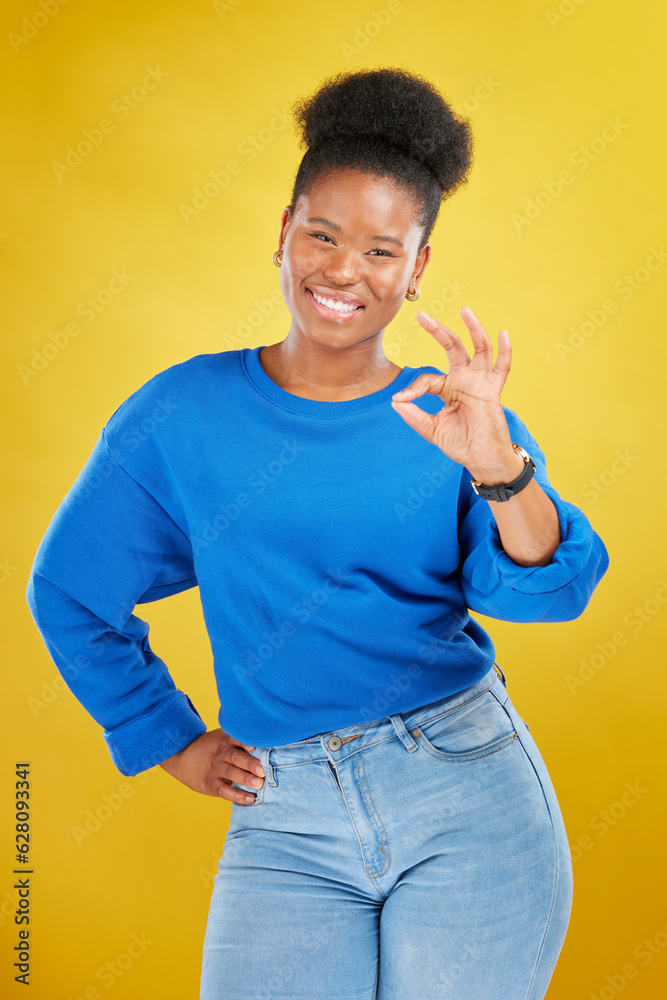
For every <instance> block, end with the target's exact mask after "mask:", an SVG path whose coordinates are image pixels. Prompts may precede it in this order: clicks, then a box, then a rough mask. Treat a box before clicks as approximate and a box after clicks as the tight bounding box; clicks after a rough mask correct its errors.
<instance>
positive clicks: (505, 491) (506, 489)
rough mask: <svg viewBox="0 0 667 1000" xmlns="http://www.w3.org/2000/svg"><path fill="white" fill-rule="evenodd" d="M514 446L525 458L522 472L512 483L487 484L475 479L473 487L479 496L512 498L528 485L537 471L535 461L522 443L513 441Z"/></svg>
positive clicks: (487, 498) (496, 498)
mask: <svg viewBox="0 0 667 1000" xmlns="http://www.w3.org/2000/svg"><path fill="white" fill-rule="evenodd" d="M512 447H513V448H514V450H515V452H516V453H517V454H518V455H521V457H522V459H523V460H524V463H525V464H524V467H523V469H522V471H521V474H520V475H519V476H517V477H516V479H513V480H512V482H511V483H501V484H499V485H498V486H486V485H485V484H484V483H480V481H479V479H473V480H472V488H473V489H474V491H475V493H476V494H477V495H478V496H480V497H483V498H484V499H485V500H510V499H511V498H512V497H513V496H514V495H515V493H519V491H520V490H522V489H523V488H524V486H527V485H528V483H529V481H530V479H531V478H532V476H533V474H534V472H535V463H534V462H533V460H532V458H531V457H530V455H529V454H528V452H527V451H525V450H524V449H523V448H522V447H521V445H520V444H515V442H514V441H512Z"/></svg>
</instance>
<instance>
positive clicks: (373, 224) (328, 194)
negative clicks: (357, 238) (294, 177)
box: [295, 170, 419, 236]
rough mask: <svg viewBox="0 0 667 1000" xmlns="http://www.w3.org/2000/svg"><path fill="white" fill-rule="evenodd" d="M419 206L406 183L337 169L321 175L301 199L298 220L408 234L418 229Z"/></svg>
mask: <svg viewBox="0 0 667 1000" xmlns="http://www.w3.org/2000/svg"><path fill="white" fill-rule="evenodd" d="M416 213H417V206H416V204H415V202H414V199H413V198H411V197H410V192H409V190H407V189H406V188H405V186H404V185H400V184H398V183H396V182H395V181H394V180H392V179H391V178H388V177H378V176H377V175H375V174H369V173H366V172H365V171H361V170H336V171H334V172H332V173H329V174H326V175H322V176H320V177H318V178H317V179H316V180H315V181H313V183H312V184H311V186H310V188H309V190H308V191H306V192H304V193H303V194H302V195H301V196H300V198H299V201H298V203H297V206H296V213H295V215H296V216H298V221H299V222H301V223H303V224H307V219H308V218H310V217H312V216H319V217H320V218H326V219H329V220H330V221H331V222H334V223H337V224H338V225H340V226H341V227H343V228H345V229H348V230H354V231H355V232H359V233H361V234H366V233H367V234H378V233H391V232H395V234H396V235H397V236H398V235H401V236H407V235H408V234H410V233H411V232H413V231H417V230H418V228H419V227H418V224H417V221H416Z"/></svg>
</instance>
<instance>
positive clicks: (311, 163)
mask: <svg viewBox="0 0 667 1000" xmlns="http://www.w3.org/2000/svg"><path fill="white" fill-rule="evenodd" d="M290 110H291V113H292V116H293V118H294V120H295V122H296V124H297V128H298V130H299V132H300V133H301V138H300V141H299V145H301V146H303V145H305V146H307V147H308V148H307V150H306V152H305V153H304V156H303V159H302V160H301V163H300V165H299V168H298V170H297V173H296V177H295V180H294V185H293V188H292V196H291V204H290V205H289V206H288V208H289V211H290V214H291V213H292V211H293V210H294V209H295V208H296V203H297V201H298V199H299V196H300V195H301V194H303V193H305V192H306V191H308V190H309V188H310V186H311V184H312V183H313V182H314V181H315V179H316V178H319V177H320V176H321V175H323V174H328V173H330V172H332V171H335V170H340V169H347V168H350V167H352V168H357V169H361V170H364V171H365V172H367V173H370V174H374V175H376V176H378V177H388V178H391V179H392V180H394V181H395V182H396V183H397V184H400V185H403V186H404V187H406V188H408V189H409V190H410V192H411V194H412V196H413V197H414V198H415V201H416V204H417V205H418V206H419V211H418V216H417V222H418V225H419V226H421V227H422V240H421V243H420V246H419V252H421V251H422V250H423V248H424V247H425V246H426V244H427V243H428V241H429V238H430V236H431V232H432V231H433V226H434V225H435V222H436V220H437V218H438V214H439V212H440V206H441V204H442V201H443V199H444V198H446V197H449V196H450V195H452V194H453V193H454V192H455V191H456V190H457V189H458V188H459V186H460V185H461V184H462V183H464V182H465V181H467V180H468V173H469V169H470V166H471V164H472V158H473V147H474V137H473V133H472V129H471V126H470V123H469V121H468V120H467V119H464V118H462V117H460V116H458V115H457V114H456V113H455V112H454V111H453V110H452V108H451V106H450V105H449V104H448V103H447V102H446V101H445V99H444V98H443V96H442V95H441V94H440V93H439V92H438V91H437V90H436V88H435V87H434V86H433V84H431V83H429V82H428V80H426V79H424V78H423V77H422V76H421V75H420V74H418V73H413V72H409V71H407V70H405V69H399V68H391V67H383V68H381V69H370V70H360V71H357V72H349V73H337V74H334V75H333V76H331V77H329V78H327V79H326V80H325V81H324V83H323V84H322V85H321V86H320V88H319V89H318V90H317V91H316V93H315V94H313V95H312V96H311V97H301V98H297V100H296V101H294V103H293V104H292V106H291V109H290Z"/></svg>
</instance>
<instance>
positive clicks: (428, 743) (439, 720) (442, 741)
mask: <svg viewBox="0 0 667 1000" xmlns="http://www.w3.org/2000/svg"><path fill="white" fill-rule="evenodd" d="M410 732H411V734H412V735H413V736H414V738H415V739H416V740H417V742H418V743H419V745H420V746H421V747H422V748H423V749H424V750H426V751H427V753H430V754H431V755H432V756H433V757H438V758H439V759H440V760H451V761H467V760H475V759H476V758H478V757H485V756H486V755H487V754H491V753H496V751H498V750H502V749H503V747H506V746H509V745H510V744H511V743H513V742H514V740H516V739H518V738H519V734H518V733H517V731H516V729H515V727H514V723H513V722H512V719H511V718H510V716H509V714H508V713H507V712H506V711H505V709H504V708H503V706H502V704H500V702H499V701H498V700H497V699H496V698H495V697H494V696H493V694H491V692H490V691H488V690H487V691H483V692H482V693H481V694H478V695H475V696H474V697H473V698H471V699H470V700H469V701H467V702H463V704H461V705H457V706H456V708H453V709H449V710H447V711H445V712H442V713H441V714H439V715H435V716H427V717H425V718H424V719H423V720H418V721H417V722H416V723H413V724H412V725H411V728H410Z"/></svg>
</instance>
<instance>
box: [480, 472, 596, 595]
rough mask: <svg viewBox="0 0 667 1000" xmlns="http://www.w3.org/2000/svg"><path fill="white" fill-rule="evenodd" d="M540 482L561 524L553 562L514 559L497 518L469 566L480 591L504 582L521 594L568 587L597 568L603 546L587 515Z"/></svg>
mask: <svg viewBox="0 0 667 1000" xmlns="http://www.w3.org/2000/svg"><path fill="white" fill-rule="evenodd" d="M541 485H542V489H543V490H544V491H545V493H546V494H547V496H549V497H550V498H551V499H552V500H553V502H554V505H555V507H556V511H557V513H558V523H559V525H560V534H561V542H560V545H559V546H558V548H557V549H556V551H555V552H554V554H553V557H552V560H551V562H550V563H549V564H548V565H547V566H521V565H519V564H518V563H515V562H514V560H513V559H511V558H510V557H509V556H508V555H507V553H506V552H505V550H504V549H503V547H502V543H501V541H500V533H499V531H498V528H497V526H496V524H495V522H494V523H493V524H492V525H491V530H490V532H489V534H488V536H487V543H486V547H484V546H480V548H479V551H478V552H477V554H476V558H475V564H474V565H473V566H471V567H469V570H468V576H469V579H470V582H471V583H472V585H473V587H475V588H476V589H477V590H479V591H480V592H481V593H489V592H490V591H492V590H493V589H495V587H496V586H497V585H498V583H501V584H503V585H504V586H505V587H509V588H510V589H511V590H516V591H518V592H519V593H522V594H548V593H552V592H553V591H556V590H561V589H562V588H564V587H567V586H568V584H570V583H572V581H573V580H575V579H576V578H577V577H578V576H579V575H580V574H582V573H583V574H584V575H586V574H587V575H589V576H591V577H592V576H593V575H594V574H595V572H596V571H597V570H598V564H599V562H600V561H601V558H602V555H601V552H600V551H599V550H598V549H599V548H601V546H599V547H598V545H597V542H598V539H597V536H596V534H595V532H594V531H593V529H592V527H591V525H590V522H589V521H588V519H587V518H586V516H585V515H584V514H583V513H582V512H581V511H580V510H579V508H578V507H575V506H574V504H571V503H569V502H568V501H567V500H563V499H562V498H561V497H559V496H558V495H557V493H556V491H555V490H553V489H552V488H551V487H549V486H545V485H543V484H541ZM510 503H511V501H510ZM605 555H606V554H605ZM607 561H608V560H607ZM490 567H492V570H491V572H489V568H490Z"/></svg>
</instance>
